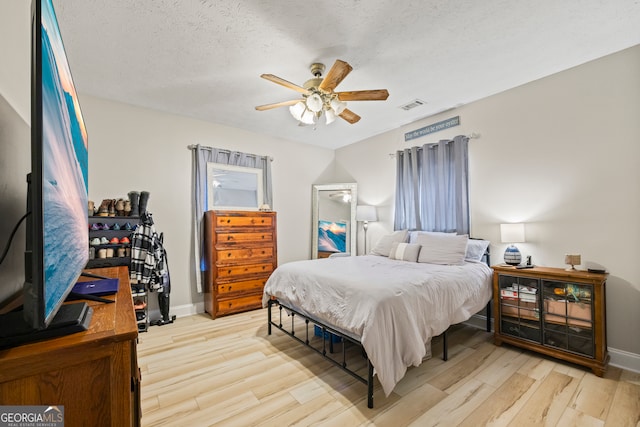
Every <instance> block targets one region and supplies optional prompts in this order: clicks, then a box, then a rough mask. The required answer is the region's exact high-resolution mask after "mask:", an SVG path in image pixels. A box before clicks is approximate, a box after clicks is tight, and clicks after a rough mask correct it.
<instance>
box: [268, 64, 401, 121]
mask: <svg viewBox="0 0 640 427" xmlns="http://www.w3.org/2000/svg"><path fill="white" fill-rule="evenodd" d="M324 69H325V67H324V64H320V63H313V64H311V74H313V78H311V79H309V80H307V81H306V82H305V83H304V84H303V85H302V86H298V85H297V84H295V83H291V82H289V81H287V80H284V79H282V78H280V77H277V76H274V75H273V74H262V75H261V76H260V77H262V78H263V79H266V80H269V81H271V82H274V83H277V84H279V85H282V86H284V87H286V88H289V89H293V90H295V91H296V92H299V93H301V94H302V98H298V99H292V100H289V101H282V102H276V103H273V104H266V105H259V106H257V107H256V110H258V111H264V110H270V109H272V108H277V107H285V106H289V111H290V112H291V115H292V116H293V117H294V118H295V119H296V120H298V121H299V122H300V123H301V124H307V125H311V124H315V123H316V121H317V120H318V119H319V118H320V117H321V116H322V115H323V113H324V115H325V117H326V122H327V124H329V123H331V122H333V121H334V120H335V119H336V116H339V117H341V118H342V119H344V120H346V121H347V122H349V123H351V124H353V123H356V122H357V121H358V120H360V116H359V115H357V114H356V113H354V112H353V111H351V110H349V109H348V108H347V103H346V101H384V100H386V99H387V97H388V96H389V92H388V91H387V90H386V89H376V90H356V91H349V92H334V89H335V88H336V86H338V85H339V84H340V82H341V81H342V80H344V78H345V77H347V75H348V74H349V73H350V72H351V70H353V67H351V65H349V64H348V63H346V62H345V61H341V60H340V59H337V60H336V62H335V63H334V64H333V66H332V67H331V69H330V70H329V72H328V73H327V75H326V76H325V77H324V78H323V77H322V73H323V72H324Z"/></svg>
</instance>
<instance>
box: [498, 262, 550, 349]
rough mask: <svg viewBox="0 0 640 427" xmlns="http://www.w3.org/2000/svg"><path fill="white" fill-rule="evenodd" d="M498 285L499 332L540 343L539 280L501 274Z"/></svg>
mask: <svg viewBox="0 0 640 427" xmlns="http://www.w3.org/2000/svg"><path fill="white" fill-rule="evenodd" d="M498 286H499V288H500V295H499V296H498V297H499V298H500V330H501V332H502V333H503V334H505V335H512V336H514V337H517V338H521V339H526V340H530V341H535V342H537V343H540V341H541V339H542V334H541V327H540V304H539V302H540V298H539V286H540V283H539V280H538V279H531V278H527V277H514V276H508V275H502V274H501V275H500V276H499V277H498Z"/></svg>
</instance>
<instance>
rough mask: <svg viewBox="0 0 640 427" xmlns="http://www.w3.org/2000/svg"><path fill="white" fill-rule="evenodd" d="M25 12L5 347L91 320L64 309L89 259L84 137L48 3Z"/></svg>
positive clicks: (81, 309) (38, 0)
mask: <svg viewBox="0 0 640 427" xmlns="http://www.w3.org/2000/svg"><path fill="white" fill-rule="evenodd" d="M31 9H32V35H31V42H32V43H31V54H32V55H31V94H32V95H31V173H30V174H29V175H28V176H27V181H28V191H27V213H28V216H27V226H26V237H27V240H26V244H25V283H24V287H23V309H22V311H21V312H20V311H18V312H14V313H10V315H11V316H13V318H10V319H8V318H2V319H0V320H1V322H2V323H1V325H2V328H1V331H0V339H1V340H2V341H1V342H0V346H5V347H6V346H7V345H12V344H15V343H20V342H23V341H32V340H37V339H42V338H48V337H51V336H57V335H63V334H66V333H71V332H76V331H80V330H83V329H86V328H87V326H88V324H89V321H90V319H91V309H90V308H89V307H88V306H87V304H86V303H74V304H65V305H62V303H63V302H64V301H65V299H66V297H67V296H68V294H69V293H70V291H71V289H72V288H73V286H74V285H75V284H76V282H77V279H78V277H79V276H80V274H81V273H82V270H83V269H84V268H85V266H86V264H87V261H88V257H89V255H88V241H89V225H88V211H87V198H88V196H87V194H88V190H87V186H88V151H87V150H88V145H87V132H86V129H85V125H84V120H83V118H82V113H81V111H80V105H79V103H78V96H77V94H76V90H75V87H74V84H73V80H72V78H71V72H70V70H69V64H68V63H67V57H66V54H65V50H64V46H63V44H62V37H61V35H60V30H59V27H58V22H57V20H56V15H55V11H54V8H53V4H52V2H51V0H34V1H33V3H32V8H31ZM19 318H21V319H19Z"/></svg>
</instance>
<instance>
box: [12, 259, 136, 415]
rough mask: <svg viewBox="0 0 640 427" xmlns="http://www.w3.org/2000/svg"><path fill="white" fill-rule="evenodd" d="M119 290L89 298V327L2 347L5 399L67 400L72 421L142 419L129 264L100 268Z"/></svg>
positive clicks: (30, 402) (28, 402)
mask: <svg viewBox="0 0 640 427" xmlns="http://www.w3.org/2000/svg"><path fill="white" fill-rule="evenodd" d="M87 271H89V272H93V273H96V274H100V275H104V276H108V277H118V278H119V279H120V283H119V290H118V293H117V294H115V295H110V296H106V297H105V298H108V299H113V300H115V303H113V304H104V303H100V302H93V301H87V303H88V304H89V305H90V306H91V307H92V308H93V316H92V317H91V324H90V326H89V330H87V331H84V332H78V333H75V334H70V335H67V336H64V337H60V338H53V339H49V340H44V341H39V342H35V343H31V344H26V345H21V346H18V347H14V348H11V349H6V350H0V404H2V405H47V406H48V405H60V406H64V424H65V425H66V426H113V427H121V426H138V425H140V371H139V369H138V361H137V351H136V342H137V338H138V327H137V326H136V318H135V315H134V311H133V301H132V299H131V286H130V285H129V271H128V269H127V267H109V268H95V269H90V270H87Z"/></svg>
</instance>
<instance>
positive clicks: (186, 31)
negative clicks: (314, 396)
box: [54, 0, 640, 148]
mask: <svg viewBox="0 0 640 427" xmlns="http://www.w3.org/2000/svg"><path fill="white" fill-rule="evenodd" d="M54 5H55V7H56V11H57V14H58V20H59V22H60V28H61V31H62V35H63V38H64V42H65V48H66V50H67V55H68V57H69V62H70V66H71V70H72V73H73V76H74V79H75V82H76V86H77V87H78V91H79V92H80V93H81V94H82V93H85V94H91V95H94V96H98V97H103V98H107V99H112V100H117V101H121V102H125V103H129V104H133V105H138V106H142V107H148V108H152V109H156V110H161V111H166V112H171V113H175V114H178V115H183V116H189V117H194V118H197V119H202V120H206V121H209V122H214V123H220V124H224V125H228V126H233V127H237V128H242V129H246V130H249V131H253V132H258V133H261V134H268V135H273V136H277V137H281V138H285V139H288V140H291V141H297V142H303V143H309V144H315V145H320V146H325V147H329V148H337V147H340V146H344V145H347V144H351V143H354V142H357V141H360V140H363V139H365V138H368V137H371V136H373V135H377V134H380V133H382V132H385V131H388V130H391V129H395V128H398V127H400V126H402V125H404V124H407V123H410V122H413V121H415V120H418V119H421V118H424V117H427V116H429V115H432V114H435V113H437V112H440V111H443V110H446V109H449V108H452V107H455V106H458V105H461V104H466V103H469V102H472V101H474V100H477V99H480V98H483V97H486V96H489V95H492V94H495V93H498V92H501V91H504V90H507V89H510V88H513V87H515V86H518V85H521V84H524V83H527V82H529V81H532V80H536V79H539V78H541V77H544V76H547V75H550V74H553V73H556V72H558V71H561V70H565V69H567V68H570V67H573V66H576V65H579V64H582V63H584V62H587V61H589V60H592V59H595V58H599V57H602V56H604V55H607V54H609V53H612V52H616V51H619V50H622V49H625V48H627V47H631V46H634V45H636V44H638V43H640V30H639V27H638V24H639V23H640V0H579V1H578V0H566V1H558V0H539V1H530V0H487V1H475V0H457V1H452V0H418V1H412V0H395V1H393V0H336V1H331V0H325V1H319V2H310V1H299V0H298V1H294V0H135V1H132V0H54ZM335 59H342V60H344V61H347V62H348V63H350V64H351V66H353V71H352V72H351V74H349V75H348V76H347V77H346V79H345V80H343V81H342V83H341V84H340V85H339V86H338V88H337V89H336V90H338V91H346V90H363V89H382V88H386V89H388V90H389V93H390V96H389V98H388V99H387V101H361V102H356V101H352V102H349V109H351V110H352V111H353V112H355V113H357V114H359V115H360V116H361V117H362V119H361V120H360V121H359V122H358V123H356V124H353V125H351V124H348V123H347V122H345V121H344V120H340V119H339V120H337V121H336V122H334V123H333V124H331V125H328V126H327V125H325V124H324V123H321V124H319V125H318V126H317V127H316V128H315V129H313V128H312V127H301V126H297V124H296V121H295V120H294V119H293V118H292V117H291V115H290V114H289V111H288V108H287V107H281V108H278V109H274V110H268V111H256V110H255V109H254V107H255V106H256V105H261V104H267V103H272V102H279V101H285V100H290V99H296V98H298V97H299V95H298V94H297V93H296V92H294V91H292V90H290V89H287V88H285V87H282V86H279V85H276V84H274V83H272V82H269V81H266V80H264V79H261V78H260V77H259V76H260V74H262V73H271V74H275V75H277V76H279V77H282V78H284V79H286V80H289V81H291V82H294V83H296V84H299V85H302V84H303V82H304V81H306V80H307V79H309V78H310V77H311V74H310V72H309V65H310V64H311V63H312V62H322V63H324V64H326V66H327V69H328V68H330V66H331V65H332V64H333V62H334V61H335ZM594 84H597V82H594ZM416 98H418V99H421V100H424V101H426V104H425V105H423V106H421V107H418V108H415V109H413V110H410V111H404V110H402V109H401V108H399V107H400V106H401V105H403V104H406V103H408V102H410V101H412V100H414V99H416Z"/></svg>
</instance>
